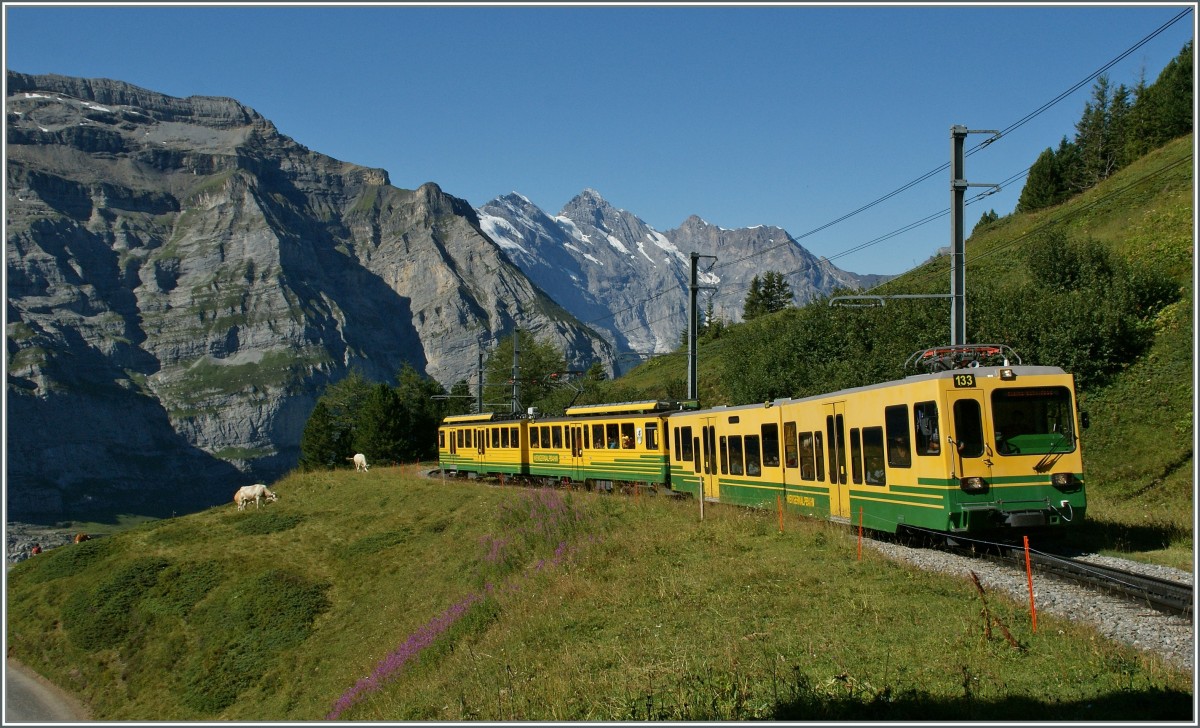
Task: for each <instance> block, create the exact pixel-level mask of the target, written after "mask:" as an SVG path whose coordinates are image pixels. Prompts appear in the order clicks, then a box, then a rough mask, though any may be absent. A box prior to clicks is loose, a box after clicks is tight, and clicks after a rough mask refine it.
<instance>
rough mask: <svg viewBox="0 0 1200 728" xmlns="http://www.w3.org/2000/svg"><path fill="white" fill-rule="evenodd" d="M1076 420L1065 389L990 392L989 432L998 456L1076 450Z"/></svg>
mask: <svg viewBox="0 0 1200 728" xmlns="http://www.w3.org/2000/svg"><path fill="white" fill-rule="evenodd" d="M1074 423H1075V418H1074V417H1073V410H1072V408H1071V392H1070V390H1068V389H1067V388H1066V387H1024V388H1016V387H1014V388H1011V389H1007V388H1006V389H997V390H995V391H993V392H992V428H993V430H994V431H995V433H996V450H997V452H999V453H1000V454H1001V455H1047V454H1051V453H1065V452H1072V451H1073V450H1074V449H1075V430H1074V428H1075V424H1074Z"/></svg>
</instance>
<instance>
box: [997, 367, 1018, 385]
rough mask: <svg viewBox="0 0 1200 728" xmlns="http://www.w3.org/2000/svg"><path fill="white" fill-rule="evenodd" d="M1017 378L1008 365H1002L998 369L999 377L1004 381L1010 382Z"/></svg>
mask: <svg viewBox="0 0 1200 728" xmlns="http://www.w3.org/2000/svg"><path fill="white" fill-rule="evenodd" d="M1016 378H1017V373H1016V372H1014V371H1013V370H1012V369H1011V368H1009V367H1004V368H1003V369H1001V370H1000V379H1001V380H1002V381H1005V382H1011V381H1012V380H1014V379H1016Z"/></svg>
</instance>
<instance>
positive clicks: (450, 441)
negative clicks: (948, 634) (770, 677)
mask: <svg viewBox="0 0 1200 728" xmlns="http://www.w3.org/2000/svg"><path fill="white" fill-rule="evenodd" d="M993 354H1001V355H1003V356H1004V357H1005V358H1004V360H1003V363H1002V364H999V365H984V364H982V362H983V361H985V360H986V357H987V356H990V355H993ZM1010 357H1012V358H1015V355H1014V354H1012V353H1011V350H1008V349H1007V347H1002V346H990V345H989V346H958V347H942V348H939V349H928V350H925V351H924V352H918V353H917V354H914V358H910V360H909V361H910V363H912V362H914V361H915V362H917V363H921V362H924V363H926V364H934V365H935V367H934V368H935V369H937V370H936V371H930V372H927V373H921V374H913V375H910V376H907V377H905V378H904V379H900V380H896V381H890V382H885V383H881V384H875V385H870V386H865V387H857V388H853V389H845V390H841V391H837V392H831V393H828V394H822V395H818V396H813V397H804V398H800V399H777V400H775V401H772V402H766V403H761V404H752V405H741V406H729V407H724V406H723V407H711V408H705V409H699V408H696V407H695V406H694V403H682V404H681V403H674V402H663V401H648V402H626V403H619V404H610V405H592V406H588V407H573V408H569V409H568V410H567V411H566V412H565V413H564V415H563V416H556V417H536V416H535V417H527V416H518V417H507V418H506V417H505V416H501V415H496V414H483V415H462V416H458V417H448V418H446V420H445V421H444V422H443V424H442V426H441V427H440V428H439V433H438V440H439V441H438V445H439V461H440V465H441V468H442V470H443V472H447V473H452V474H466V473H473V474H476V475H481V476H488V475H500V474H505V475H508V476H511V477H514V478H518V479H530V480H534V481H538V482H543V483H551V482H554V483H579V484H583V485H586V486H588V487H594V488H599V489H608V488H611V487H612V486H613V485H617V484H640V485H646V486H654V487H656V488H665V489H669V490H670V491H673V492H677V493H684V494H690V495H691V496H693V497H703V498H704V499H705V500H706V501H709V502H719V503H732V504H738V505H744V506H752V507H770V508H775V507H776V505H777V504H778V505H781V506H784V507H785V508H786V509H787V510H788V511H791V512H796V513H801V514H804V515H808V516H812V517H817V518H827V519H831V520H834V521H839V522H845V523H852V524H854V525H858V524H859V523H861V524H862V525H863V527H865V528H869V529H872V530H877V531H885V532H890V533H894V532H897V531H903V530H926V531H937V532H944V533H960V534H961V533H974V532H991V531H1017V530H1021V531H1026V530H1033V529H1042V528H1058V527H1065V526H1069V525H1077V524H1079V523H1081V522H1082V521H1083V518H1084V516H1085V514H1086V511H1087V495H1086V490H1085V488H1084V474H1083V457H1082V451H1081V445H1080V441H1079V432H1080V427H1081V424H1082V425H1086V418H1085V417H1082V416H1081V415H1080V413H1079V412H1078V408H1077V399H1076V395H1075V386H1074V377H1073V376H1072V375H1070V374H1068V373H1066V372H1064V371H1063V370H1062V369H1059V368H1058V367H1047V366H1022V365H1020V364H1019V363H1018V364H1016V365H1009V364H1008V359H1009V358H1010ZM1081 420H1083V421H1082V422H1081Z"/></svg>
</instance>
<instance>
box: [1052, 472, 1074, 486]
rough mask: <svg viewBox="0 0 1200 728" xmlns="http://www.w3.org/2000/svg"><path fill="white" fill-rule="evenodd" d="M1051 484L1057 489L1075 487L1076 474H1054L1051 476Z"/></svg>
mask: <svg viewBox="0 0 1200 728" xmlns="http://www.w3.org/2000/svg"><path fill="white" fill-rule="evenodd" d="M1050 483H1051V484H1052V485H1053V486H1054V487H1055V488H1070V487H1071V486H1072V485H1075V473H1054V474H1053V475H1051V476H1050Z"/></svg>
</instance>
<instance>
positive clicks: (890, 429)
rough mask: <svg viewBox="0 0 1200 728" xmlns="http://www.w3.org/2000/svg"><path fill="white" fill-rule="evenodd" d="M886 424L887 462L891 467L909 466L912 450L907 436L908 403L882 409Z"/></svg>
mask: <svg viewBox="0 0 1200 728" xmlns="http://www.w3.org/2000/svg"><path fill="white" fill-rule="evenodd" d="M883 422H884V424H885V425H886V426H887V462H888V467H892V468H911V467H912V450H911V449H910V443H911V441H910V440H909V437H908V405H906V404H898V405H895V406H893V407H885V408H884V409H883Z"/></svg>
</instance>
